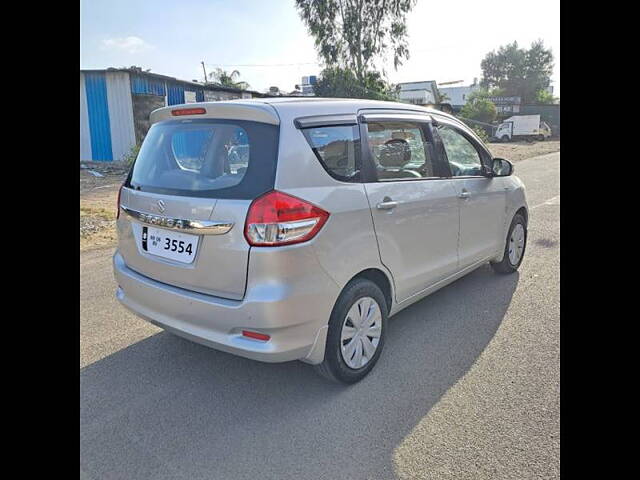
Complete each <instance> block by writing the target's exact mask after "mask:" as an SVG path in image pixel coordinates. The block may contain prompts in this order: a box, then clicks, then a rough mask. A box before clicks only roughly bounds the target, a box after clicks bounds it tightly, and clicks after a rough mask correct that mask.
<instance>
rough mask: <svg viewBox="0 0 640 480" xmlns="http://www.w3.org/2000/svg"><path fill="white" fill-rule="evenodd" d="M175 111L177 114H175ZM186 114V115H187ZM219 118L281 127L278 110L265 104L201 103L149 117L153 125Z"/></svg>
mask: <svg viewBox="0 0 640 480" xmlns="http://www.w3.org/2000/svg"><path fill="white" fill-rule="evenodd" d="M174 111H175V112H174ZM185 112H186V114H185ZM178 118H180V119H188V118H219V119H224V120H250V121H253V122H261V123H269V124H271V125H280V118H279V117H278V114H277V113H276V110H275V109H274V108H273V107H272V106H271V105H268V104H264V103H253V104H252V103H248V102H247V103H244V102H234V101H230V102H200V103H187V104H181V105H171V106H169V107H162V108H158V109H157V110H154V111H153V112H151V114H150V115H149V119H150V120H151V124H154V123H157V122H162V121H164V120H172V119H178Z"/></svg>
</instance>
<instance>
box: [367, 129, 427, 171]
mask: <svg viewBox="0 0 640 480" xmlns="http://www.w3.org/2000/svg"><path fill="white" fill-rule="evenodd" d="M367 141H368V143H369V149H370V151H371V155H372V157H373V162H374V165H375V168H376V171H377V174H378V180H379V181H381V182H384V181H392V180H407V179H416V178H427V177H437V176H439V175H437V174H436V171H435V165H434V163H433V159H432V158H431V153H430V152H431V150H430V149H429V148H428V146H427V140H426V138H425V136H424V132H423V130H422V128H421V126H420V124H417V123H411V122H370V123H368V124H367Z"/></svg>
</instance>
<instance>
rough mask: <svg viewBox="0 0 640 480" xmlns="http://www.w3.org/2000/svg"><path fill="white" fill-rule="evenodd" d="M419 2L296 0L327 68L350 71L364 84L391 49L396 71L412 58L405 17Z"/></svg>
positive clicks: (301, 15) (410, 0)
mask: <svg viewBox="0 0 640 480" xmlns="http://www.w3.org/2000/svg"><path fill="white" fill-rule="evenodd" d="M415 3H416V0H296V7H297V9H298V13H299V15H300V17H301V18H302V20H303V21H304V22H305V24H306V25H307V28H308V29H309V33H310V34H311V35H312V36H313V37H314V39H315V46H316V48H317V50H318V53H319V55H320V56H321V57H322V59H323V61H324V62H325V64H326V66H327V67H331V68H332V67H341V68H343V69H348V70H351V71H352V72H353V73H354V74H355V77H356V79H357V80H358V82H360V84H361V85H364V84H365V82H366V76H367V74H368V72H371V71H374V70H375V62H376V61H378V60H380V59H381V58H382V57H383V56H384V55H385V54H386V53H387V52H388V51H389V50H391V52H392V53H393V65H394V68H396V69H397V68H398V66H399V65H401V64H402V60H403V59H406V58H409V49H408V45H407V40H406V36H407V27H406V23H405V17H406V14H407V13H408V12H409V11H410V10H411V8H412V7H413V6H414V5H415Z"/></svg>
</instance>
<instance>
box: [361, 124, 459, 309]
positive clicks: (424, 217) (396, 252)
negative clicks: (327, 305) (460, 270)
mask: <svg viewBox="0 0 640 480" xmlns="http://www.w3.org/2000/svg"><path fill="white" fill-rule="evenodd" d="M361 120H362V122H363V123H362V125H361V138H362V139H363V159H364V161H365V164H366V165H368V169H369V170H371V171H370V172H366V173H367V176H369V178H368V179H365V182H364V184H365V189H366V192H367V197H368V200H369V205H370V207H371V214H372V216H373V221H374V228H375V232H376V237H377V240H378V247H379V251H380V257H381V261H382V263H383V264H384V265H385V266H386V267H387V268H388V269H389V270H390V271H391V274H392V275H393V280H394V283H395V289H396V300H397V301H398V302H402V301H404V300H406V299H407V298H409V297H411V296H412V295H415V294H417V293H419V292H420V291H422V290H424V289H425V288H427V287H428V286H430V285H433V284H434V283H437V282H438V281H440V280H442V279H444V278H446V277H447V276H449V275H451V274H452V273H453V272H455V271H456V269H457V262H458V258H457V247H458V223H459V212H458V208H459V206H458V198H457V196H456V190H455V188H454V186H453V184H452V180H451V179H448V178H446V176H447V175H448V172H447V169H446V165H444V164H443V163H442V162H441V160H440V159H439V158H438V156H437V155H436V154H435V150H434V148H433V141H432V136H431V130H430V125H429V123H428V121H429V117H428V116H426V115H425V116H417V115H406V116H403V115H397V116H395V117H388V116H385V115H374V114H370V115H363V116H361Z"/></svg>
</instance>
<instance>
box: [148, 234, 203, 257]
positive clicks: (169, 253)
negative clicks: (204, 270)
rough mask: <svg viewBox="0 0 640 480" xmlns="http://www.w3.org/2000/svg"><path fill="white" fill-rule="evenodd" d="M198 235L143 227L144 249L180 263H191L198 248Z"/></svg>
mask: <svg viewBox="0 0 640 480" xmlns="http://www.w3.org/2000/svg"><path fill="white" fill-rule="evenodd" d="M198 239H199V237H198V236H197V235H188V234H186V233H178V232H173V231H171V230H164V229H162V228H154V227H142V249H143V250H144V251H145V252H148V253H151V254H152V255H157V256H159V257H163V258H169V259H171V260H175V261H176V262H180V263H191V262H193V259H194V258H195V257H196V250H197V248H198Z"/></svg>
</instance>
